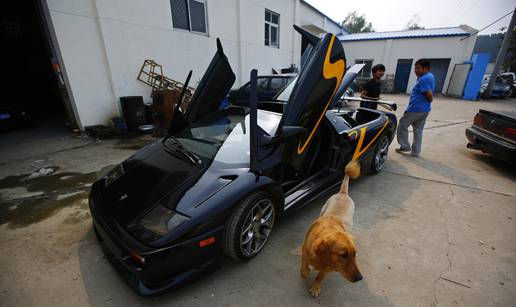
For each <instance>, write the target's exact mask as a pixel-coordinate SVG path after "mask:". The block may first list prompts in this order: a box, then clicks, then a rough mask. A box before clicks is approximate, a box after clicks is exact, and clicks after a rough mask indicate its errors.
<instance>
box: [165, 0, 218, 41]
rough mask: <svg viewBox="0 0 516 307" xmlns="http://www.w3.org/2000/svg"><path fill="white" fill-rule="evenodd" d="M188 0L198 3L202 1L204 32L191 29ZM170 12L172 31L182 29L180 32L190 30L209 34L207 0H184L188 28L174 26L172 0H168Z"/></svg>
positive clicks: (200, 33)
mask: <svg viewBox="0 0 516 307" xmlns="http://www.w3.org/2000/svg"><path fill="white" fill-rule="evenodd" d="M190 1H196V2H199V3H202V4H203V5H204V24H205V25H206V32H199V31H194V30H192V15H191V13H190ZM170 6H171V7H170V12H171V18H172V29H173V30H174V31H182V32H190V33H195V34H199V35H206V36H210V34H209V32H210V31H209V28H210V27H209V24H208V1H207V0H186V14H187V15H188V16H187V17H188V29H182V28H176V27H174V16H173V14H172V0H170Z"/></svg>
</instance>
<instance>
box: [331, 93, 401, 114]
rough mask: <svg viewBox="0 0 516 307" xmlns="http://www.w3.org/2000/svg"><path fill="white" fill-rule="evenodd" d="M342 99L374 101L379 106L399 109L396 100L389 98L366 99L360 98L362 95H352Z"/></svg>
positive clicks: (392, 109) (394, 109) (391, 109)
mask: <svg viewBox="0 0 516 307" xmlns="http://www.w3.org/2000/svg"><path fill="white" fill-rule="evenodd" d="M340 99H341V100H347V101H360V102H373V103H376V104H378V105H379V106H382V107H384V108H386V109H387V110H389V111H396V110H397V109H398V105H397V104H396V103H395V102H394V101H389V100H374V99H364V98H360V97H350V96H343V97H341V98H340Z"/></svg>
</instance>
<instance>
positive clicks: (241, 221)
mask: <svg viewBox="0 0 516 307" xmlns="http://www.w3.org/2000/svg"><path fill="white" fill-rule="evenodd" d="M276 217H277V208H276V206H275V204H274V201H273V197H271V195H269V194H268V193H266V192H263V191H259V192H255V193H252V194H250V195H249V196H247V197H245V198H244V199H242V200H241V201H240V202H239V203H238V205H237V206H236V207H235V209H234V210H233V212H232V213H231V216H230V217H229V220H228V221H227V223H226V227H225V230H224V237H223V242H222V250H223V252H224V253H225V254H226V255H227V256H229V257H231V258H233V259H235V260H238V261H245V260H249V259H251V258H253V257H255V256H256V255H258V254H259V253H260V251H261V250H262V249H263V247H264V246H265V245H266V243H267V241H268V239H269V237H270V235H271V232H272V229H273V227H274V223H275V219H276Z"/></svg>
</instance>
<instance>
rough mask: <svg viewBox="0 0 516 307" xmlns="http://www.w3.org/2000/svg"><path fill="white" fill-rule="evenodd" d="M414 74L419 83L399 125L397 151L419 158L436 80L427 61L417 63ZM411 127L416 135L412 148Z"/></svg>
mask: <svg viewBox="0 0 516 307" xmlns="http://www.w3.org/2000/svg"><path fill="white" fill-rule="evenodd" d="M414 73H415V74H416V76H417V82H416V85H414V88H413V89H412V94H411V95H410V99H409V104H408V107H407V110H406V111H405V113H404V114H403V116H402V117H401V118H400V122H399V124H398V131H397V133H398V143H399V144H400V148H397V149H396V151H397V152H399V153H402V152H411V155H412V156H414V157H419V154H420V153H421V144H422V143H423V129H424V128H425V122H426V118H427V116H428V113H430V110H431V109H432V106H431V105H432V101H433V100H434V95H433V92H434V90H435V78H434V75H433V74H432V73H431V72H430V62H429V61H428V60H425V59H420V60H417V61H416V64H415V65H414ZM409 126H412V130H413V133H414V139H413V141H412V146H410V143H409V140H408V127H409Z"/></svg>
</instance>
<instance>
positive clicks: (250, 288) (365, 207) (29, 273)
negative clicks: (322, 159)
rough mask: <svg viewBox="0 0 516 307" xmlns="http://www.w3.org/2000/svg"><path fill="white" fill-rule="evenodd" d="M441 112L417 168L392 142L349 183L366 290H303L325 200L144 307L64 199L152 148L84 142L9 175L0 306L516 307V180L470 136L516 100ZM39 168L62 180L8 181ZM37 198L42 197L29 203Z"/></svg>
mask: <svg viewBox="0 0 516 307" xmlns="http://www.w3.org/2000/svg"><path fill="white" fill-rule="evenodd" d="M385 98H387V99H389V98H392V99H393V100H396V101H397V102H398V103H399V104H400V107H399V111H398V112H397V114H398V115H401V114H402V112H403V110H404V108H405V106H406V103H407V96H401V95H396V96H388V95H386V96H385ZM433 106H434V111H433V112H432V113H431V114H430V117H429V120H428V125H427V127H428V128H427V129H426V131H425V136H424V145H423V152H422V155H421V157H420V158H418V159H416V158H412V157H410V156H405V155H400V154H397V153H395V152H394V148H395V146H396V145H397V144H396V143H394V144H393V145H392V146H391V150H390V156H389V157H390V158H389V161H388V163H387V165H386V169H385V170H384V171H383V172H382V173H380V174H378V175H376V176H363V177H362V178H360V179H358V180H356V181H353V182H352V185H351V189H350V190H351V192H350V193H351V196H352V197H353V199H354V200H355V202H356V206H357V207H356V212H355V223H354V224H355V226H354V236H355V238H356V242H357V248H358V254H357V257H358V258H357V259H358V264H359V266H360V268H361V271H362V273H363V275H364V280H363V281H361V282H359V283H356V284H350V283H348V282H346V281H345V280H343V278H342V277H341V276H339V275H337V274H329V275H328V277H327V278H326V279H325V280H324V281H323V284H322V293H321V296H320V297H318V298H317V299H313V298H311V297H310V295H309V293H308V287H309V284H310V282H311V280H312V279H313V278H314V275H313V274H312V275H311V276H310V277H309V278H308V280H307V281H303V280H301V279H300V278H299V265H300V264H299V262H300V261H299V255H298V254H296V253H295V252H292V251H293V250H295V249H296V247H298V246H299V245H300V244H301V242H302V240H303V236H304V233H305V231H306V230H307V228H308V227H309V225H310V223H311V222H312V221H313V220H314V219H315V218H316V217H317V216H318V213H319V210H320V207H321V206H322V204H323V202H324V201H325V200H326V198H323V199H319V200H316V201H314V202H312V203H311V204H310V205H308V206H307V207H305V208H304V209H301V210H299V211H298V212H295V213H293V214H292V215H290V216H288V217H286V218H285V219H284V220H283V221H282V223H280V224H279V225H278V226H277V227H276V228H275V231H274V235H273V237H272V238H271V241H270V242H269V243H268V246H267V247H266V249H265V250H264V251H263V252H262V253H261V254H260V255H259V256H258V257H257V258H255V259H253V260H252V261H249V262H246V263H235V262H233V261H230V260H228V259H224V260H223V266H222V269H221V270H219V271H218V272H216V273H214V274H211V275H207V276H206V277H205V278H203V279H202V280H199V281H197V282H195V283H192V284H190V285H188V286H186V287H184V288H182V289H179V290H177V291H173V292H171V293H168V294H165V295H162V296H159V297H157V298H151V299H143V298H141V297H139V296H137V295H136V294H134V292H133V291H132V290H131V289H129V288H128V287H127V286H126V285H125V284H124V283H123V281H122V280H121V278H120V277H119V276H118V275H117V273H116V272H115V271H114V270H113V269H112V267H111V266H110V264H109V263H108V262H107V260H106V259H105V258H104V256H103V254H102V252H101V250H100V248H99V246H98V244H97V242H96V240H95V237H94V235H93V233H92V229H91V219H90V217H89V212H88V210H87V206H86V203H85V200H86V197H87V193H81V194H75V195H71V196H70V195H68V196H70V197H66V198H62V197H63V196H61V198H62V199H61V200H60V201H59V200H57V198H58V197H59V195H62V194H68V193H72V192H74V191H78V190H84V189H87V186H88V181H91V180H94V176H97V175H98V176H100V173H101V172H102V171H101V169H102V168H103V167H106V166H109V165H113V164H115V163H118V162H119V161H121V160H123V159H124V158H126V157H128V156H129V155H131V154H132V152H134V150H132V149H133V148H134V147H135V146H136V147H137V146H138V145H137V144H140V145H141V144H143V143H145V142H147V141H149V140H148V139H144V140H136V141H134V140H126V141H103V142H95V143H91V144H87V145H85V146H82V147H79V148H73V147H75V145H76V144H75V142H71V143H72V145H73V146H72V147H66V146H64V143H63V142H62V139H59V140H58V144H59V146H61V147H59V148H60V150H59V151H57V152H55V150H52V147H54V146H51V141H48V142H46V143H49V146H48V147H47V149H48V150H44V148H39V149H38V150H39V151H38V152H39V153H40V154H39V155H37V156H34V155H28V154H26V155H25V156H22V157H21V158H20V159H16V160H9V162H6V163H4V164H2V167H1V168H0V189H2V188H4V186H2V184H3V185H7V183H9V186H11V187H12V188H13V189H14V188H17V189H18V190H17V191H15V192H16V193H18V194H16V193H15V194H16V196H17V198H15V199H11V200H9V201H6V200H5V198H4V195H3V194H0V197H2V200H1V201H0V249H1V250H2V251H3V254H2V257H1V258H0V271H1V272H2V274H0V291H1V292H0V302H2V304H1V305H2V306H4V305H5V306H19V305H25V306H31V305H38V306H47V305H52V306H56V305H66V306H70V305H73V306H83V305H94V306H105V305H109V306H126V305H178V306H214V305H215V306H243V305H246V306H247V305H249V306H267V305H272V306H312V305H314V306H316V305H326V306H343V305H344V306H348V305H349V306H516V292H515V291H514V289H516V243H515V240H514V237H515V235H516V171H515V170H514V167H511V166H508V165H507V164H505V163H503V162H500V161H498V160H496V159H494V158H493V157H490V156H487V155H484V154H482V153H479V152H476V151H473V150H469V149H467V148H466V137H465V135H464V129H465V128H466V127H467V126H469V125H470V124H471V120H472V118H473V116H474V114H475V113H476V111H477V110H478V109H479V108H487V109H506V110H515V109H516V100H512V99H510V100H494V101H490V102H467V101H461V100H456V99H448V98H443V97H438V98H436V100H435V101H434V103H433ZM133 143H134V144H133ZM135 144H136V145H135ZM24 146H25V145H24ZM2 150H4V151H5V150H6V149H5V148H2ZM15 156H16V155H14V154H11V155H9V157H15ZM23 157H26V158H23ZM27 158H30V159H27ZM36 159H45V160H44V161H43V162H41V163H39V164H37V165H36V166H39V167H43V166H41V165H40V164H42V163H43V164H45V166H48V165H51V166H57V167H59V169H58V170H57V172H56V175H55V177H52V178H53V179H51V180H49V181H50V182H25V185H24V184H23V183H22V184H20V185H19V186H18V185H16V184H15V185H14V186H12V183H13V182H14V181H12V180H14V179H16V178H11V181H9V180H8V181H3V180H5V177H6V176H20V175H22V174H30V173H32V172H33V171H34V170H35V168H34V167H33V166H31V163H32V162H34V160H36ZM0 163H1V161H0ZM47 164H48V165H47ZM86 174H90V175H88V176H86ZM60 178H65V179H62V180H61V179H60ZM38 191H44V193H43V195H30V194H24V193H35V192H38ZM0 193H2V192H1V191H0ZM10 195H13V194H10ZM25 196H30V197H28V198H27V197H25ZM56 204H57V205H56ZM54 205H56V206H54ZM22 208H27V209H31V210H29V212H32V213H33V215H34V216H33V217H31V218H30V219H28V220H27V219H23V218H21V217H20V215H19V214H16V212H17V211H15V210H20V209H22ZM2 210H3V211H2ZM6 210H7V211H6ZM13 210H14V211H13ZM2 217H4V219H2ZM5 217H9V218H5Z"/></svg>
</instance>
